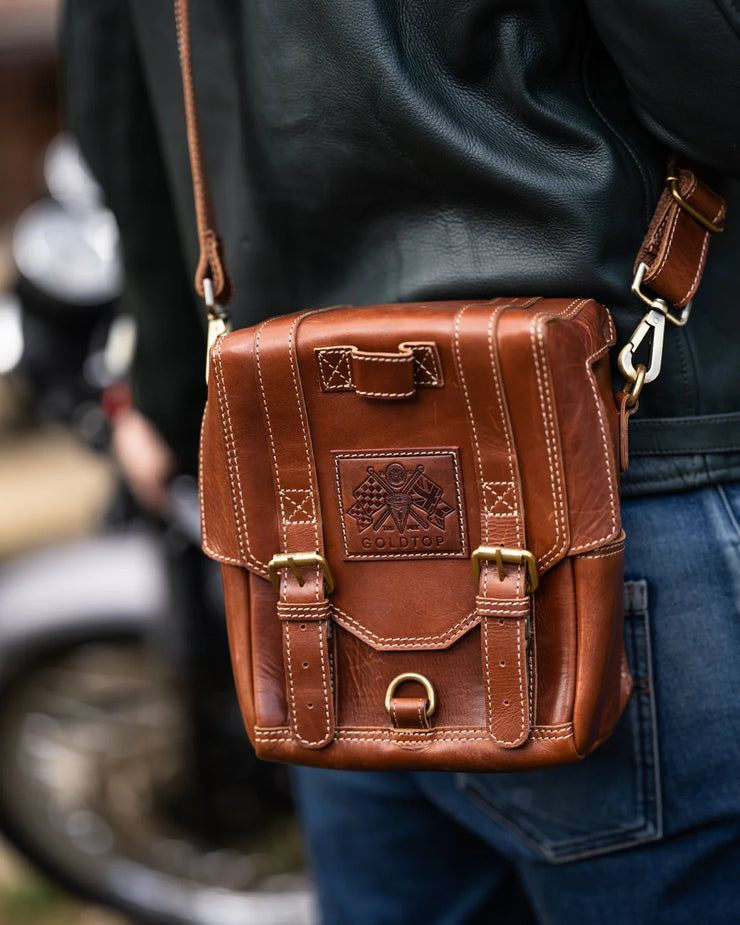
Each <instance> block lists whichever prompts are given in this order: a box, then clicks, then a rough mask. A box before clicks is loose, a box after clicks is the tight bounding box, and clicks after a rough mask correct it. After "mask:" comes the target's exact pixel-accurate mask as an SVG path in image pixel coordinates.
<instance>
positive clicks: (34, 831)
mask: <svg viewBox="0 0 740 925" xmlns="http://www.w3.org/2000/svg"><path fill="white" fill-rule="evenodd" d="M187 734H188V727H187V709H186V707H185V700H184V698H183V696H182V692H181V691H180V690H179V687H178V682H177V680H176V678H174V677H173V676H172V674H171V671H170V670H169V669H168V667H167V665H166V663H165V662H164V661H163V660H162V659H161V658H160V657H159V656H158V655H157V654H156V653H155V652H154V651H152V649H151V647H148V646H146V645H145V644H144V643H143V642H141V641H135V640H134V641H132V640H128V641H126V640H109V641H102V642H101V641H98V642H94V643H87V644H82V645H78V646H75V647H74V648H72V649H69V650H66V651H64V652H60V653H56V654H54V655H53V656H51V657H49V658H47V659H45V660H44V661H43V662H42V663H40V664H37V665H35V666H32V667H29V668H28V669H27V670H25V671H23V673H22V674H21V675H20V676H19V677H18V678H16V680H15V682H14V683H13V684H12V685H11V687H10V688H9V689H7V690H5V691H4V692H3V693H2V696H0V828H2V829H3V830H4V832H5V833H6V834H7V835H8V836H9V837H10V839H11V840H12V841H14V842H15V844H16V845H17V846H18V847H19V848H21V850H22V851H23V852H24V853H25V854H26V855H27V856H28V857H29V858H30V859H31V860H32V861H34V862H35V863H36V864H37V865H38V866H39V867H41V868H42V869H43V870H44V871H45V872H46V873H47V874H49V875H50V876H52V877H53V878H54V879H55V880H57V881H58V882H61V883H62V884H63V885H64V886H66V887H67V888H69V889H71V890H73V891H74V892H76V893H78V894H80V895H82V896H86V897H88V898H91V899H93V900H95V901H97V902H99V903H102V904H103V905H106V906H109V907H111V908H114V909H116V910H118V911H120V912H123V913H124V914H125V915H128V916H129V917H131V918H133V919H134V920H135V921H137V922H141V923H147V925H149V923H151V925H232V923H233V925H252V923H254V925H257V923H259V925H308V923H310V922H312V921H314V915H313V911H312V910H313V907H312V897H311V891H310V889H309V887H308V885H307V882H306V879H305V876H304V875H303V874H302V873H301V861H300V847H299V839H298V833H297V830H296V826H295V822H294V821H293V820H292V818H291V817H290V816H289V815H287V814H286V815H283V816H282V817H281V818H273V819H272V820H271V821H270V822H268V823H263V824H262V825H261V826H260V828H259V829H258V830H257V831H251V832H246V833H241V834H240V837H239V838H235V839H234V840H233V843H231V844H228V845H219V846H214V845H209V844H207V843H204V842H203V840H202V837H201V836H199V835H197V834H195V833H193V832H191V831H188V829H187V827H186V826H184V825H183V823H182V820H180V822H178V820H177V817H175V818H173V816H172V814H171V813H168V812H167V811H166V808H164V807H165V806H166V803H167V800H168V798H169V797H170V796H171V795H172V793H173V792H175V791H177V789H178V784H179V782H181V780H182V778H183V775H185V774H186V773H187V768H186V763H187V761H188V753H187Z"/></svg>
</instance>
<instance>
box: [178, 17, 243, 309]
mask: <svg viewBox="0 0 740 925" xmlns="http://www.w3.org/2000/svg"><path fill="white" fill-rule="evenodd" d="M175 23H176V26H177V49H178V52H179V55H180V72H181V74H182V91H183V97H184V101H185V121H186V124H187V130H188V150H189V152H190V172H191V174H192V181H193V198H194V200H195V216H196V220H197V223H198V242H199V244H200V259H199V260H198V267H197V269H196V271H195V291H196V292H197V293H198V295H200V296H203V297H205V291H204V287H203V281H204V280H206V279H210V280H211V282H212V284H213V296H214V299H215V301H216V302H218V303H219V304H220V305H228V303H229V301H230V300H231V294H232V286H231V278H230V277H229V273H228V270H227V268H226V261H225V259H224V254H223V243H222V241H221V238H220V236H219V234H218V232H217V231H216V214H215V210H214V208H213V200H212V198H211V188H210V184H209V182H208V171H207V169H206V165H205V161H204V159H203V146H202V144H201V137H200V128H199V125H198V109H197V106H196V101H195V84H194V81H193V64H192V56H191V51H190V17H189V11H188V0H175Z"/></svg>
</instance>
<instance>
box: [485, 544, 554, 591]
mask: <svg viewBox="0 0 740 925" xmlns="http://www.w3.org/2000/svg"><path fill="white" fill-rule="evenodd" d="M470 561H471V563H472V565H473V575H474V576H475V584H476V586H477V585H478V584H479V583H480V570H481V562H495V563H496V565H497V566H498V577H499V581H503V580H504V577H505V575H504V563H505V562H506V563H509V564H511V565H526V566H527V578H528V579H529V580H528V582H527V594H532V593H534V592H535V591H536V590H537V586H538V585H539V583H540V579H539V576H538V575H537V560H536V559H535V557H534V555H533V554H532V553H531V552H529V550H528V549H507V548H506V547H505V546H479V547H478V548H477V549H476V550H475V552H474V553H473V554H472V556H471V557H470Z"/></svg>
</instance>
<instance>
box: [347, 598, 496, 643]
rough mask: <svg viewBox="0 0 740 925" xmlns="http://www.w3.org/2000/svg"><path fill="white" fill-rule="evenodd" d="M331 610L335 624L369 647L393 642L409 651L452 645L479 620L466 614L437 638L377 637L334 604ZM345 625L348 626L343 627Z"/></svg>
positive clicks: (475, 615) (477, 617)
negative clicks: (436, 644)
mask: <svg viewBox="0 0 740 925" xmlns="http://www.w3.org/2000/svg"><path fill="white" fill-rule="evenodd" d="M331 610H332V614H333V615H334V619H335V620H336V622H337V623H338V624H339V625H340V626H344V628H345V629H347V630H348V631H349V632H353V633H354V634H355V635H356V636H357V637H358V638H359V639H363V640H364V641H365V642H369V643H370V644H371V645H372V644H373V643H374V644H375V645H389V644H391V643H395V642H397V643H403V646H401V648H409V649H413V648H417V649H418V648H429V645H430V644H432V643H442V642H444V643H447V645H452V643H453V642H455V640H456V639H458V638H459V637H460V636H463V635H464V634H465V633H466V632H467V631H468V630H469V629H472V628H473V627H474V626H475V625H476V624H477V623H478V622H479V620H480V617H479V616H478V615H477V614H476V613H475V612H473V613H471V614H468V616H467V617H464V618H463V619H462V620H460V622H459V623H456V624H455V625H454V626H453V627H451V628H450V629H449V630H447V631H446V632H444V633H439V634H438V635H437V636H378V635H377V633H373V632H372V630H369V629H367V627H365V626H363V625H362V623H359V622H358V621H357V620H355V619H354V618H353V617H350V616H349V614H346V613H345V612H344V611H343V610H340V609H339V607H337V606H336V604H332V605H331ZM345 624H349V625H348V626H345ZM357 630H361V631H362V632H356V631H357Z"/></svg>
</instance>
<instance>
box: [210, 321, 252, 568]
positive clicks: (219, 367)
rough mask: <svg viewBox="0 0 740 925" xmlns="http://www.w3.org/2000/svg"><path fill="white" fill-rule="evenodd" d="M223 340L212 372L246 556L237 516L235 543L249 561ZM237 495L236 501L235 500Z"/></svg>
mask: <svg viewBox="0 0 740 925" xmlns="http://www.w3.org/2000/svg"><path fill="white" fill-rule="evenodd" d="M222 344H223V338H222V337H220V338H219V339H218V343H217V346H216V349H215V350H214V351H213V353H214V356H215V358H216V361H217V362H216V363H215V364H214V372H215V373H216V394H217V395H218V402H219V409H220V411H221V423H222V426H223V430H224V442H225V444H226V459H227V465H228V469H229V483H230V485H231V500H232V503H233V505H234V510H235V511H237V512H239V513H240V514H241V523H242V524H243V526H244V538H245V539H246V543H247V550H248V551H247V554H246V556H245V552H244V545H243V540H242V533H241V529H240V522H239V516H237V517H236V541H237V546H238V547H239V554H240V556H241V557H242V559H244V558H250V559H251V550H250V549H249V534H248V531H247V514H246V510H245V507H244V496H243V494H242V486H241V480H240V478H239V463H238V457H237V454H236V440H235V438H234V429H233V427H232V424H231V408H230V406H229V396H228V393H227V391H226V383H225V382H224V367H223V358H222V356H221V347H222ZM237 495H238V500H237Z"/></svg>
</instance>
